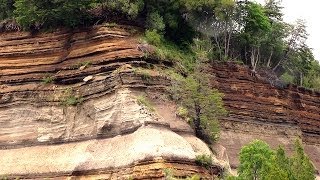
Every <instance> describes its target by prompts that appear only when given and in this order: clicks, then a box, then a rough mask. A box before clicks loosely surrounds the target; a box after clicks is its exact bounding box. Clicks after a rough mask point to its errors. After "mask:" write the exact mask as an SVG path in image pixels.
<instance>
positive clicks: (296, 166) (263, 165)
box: [229, 140, 315, 180]
mask: <svg viewBox="0 0 320 180" xmlns="http://www.w3.org/2000/svg"><path fill="white" fill-rule="evenodd" d="M314 173H315V169H314V167H313V165H312V163H311V162H310V159H309V158H308V157H307V156H306V154H305V153H304V150H303V147H302V145H301V142H300V141H299V140H296V142H295V154H294V155H293V157H292V158H289V157H287V156H286V153H285V151H284V149H283V148H282V147H279V148H278V149H277V150H276V151H273V150H272V149H271V148H270V147H269V145H268V144H267V143H265V142H263V141H260V140H255V141H253V142H252V143H250V144H249V145H246V146H244V147H243V148H242V149H241V152H240V166H239V168H238V174H239V176H238V177H230V178H229V179H239V180H258V179H261V180H300V179H301V180H307V179H308V180H311V179H315V175H314Z"/></svg>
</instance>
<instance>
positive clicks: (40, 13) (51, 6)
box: [14, 0, 93, 29]
mask: <svg viewBox="0 0 320 180" xmlns="http://www.w3.org/2000/svg"><path fill="white" fill-rule="evenodd" d="M92 3H93V1H92V0H68V1H64V0H16V1H15V4H14V5H15V7H16V9H15V11H14V14H15V18H16V20H17V22H18V23H19V24H20V25H21V26H23V27H24V28H25V29H29V28H31V27H33V28H40V27H47V28H48V27H59V26H65V27H76V26H78V25H85V24H86V22H88V19H90V18H91V17H90V15H89V13H88V12H87V10H88V9H90V8H91V5H92Z"/></svg>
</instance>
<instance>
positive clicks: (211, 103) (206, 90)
mask: <svg viewBox="0 0 320 180" xmlns="http://www.w3.org/2000/svg"><path fill="white" fill-rule="evenodd" d="M174 89H175V92H174V93H175V94H176V95H177V96H178V100H179V102H180V103H181V106H182V107H184V108H185V109H187V110H188V117H189V118H190V119H191V122H192V125H193V127H194V129H195V132H196V135H197V137H199V138H201V139H203V140H205V141H206V142H207V143H212V142H214V141H215V140H217V139H218V137H219V124H218V118H219V117H221V116H223V115H225V114H226V110H225V109H224V107H223V101H222V94H221V93H219V91H218V90H216V89H214V88H212V87H210V85H209V77H208V75H207V74H206V73H204V72H203V68H202V67H200V65H199V66H198V67H197V68H196V69H195V71H194V73H192V74H190V75H189V76H188V77H187V78H182V79H180V82H179V83H178V87H176V88H174Z"/></svg>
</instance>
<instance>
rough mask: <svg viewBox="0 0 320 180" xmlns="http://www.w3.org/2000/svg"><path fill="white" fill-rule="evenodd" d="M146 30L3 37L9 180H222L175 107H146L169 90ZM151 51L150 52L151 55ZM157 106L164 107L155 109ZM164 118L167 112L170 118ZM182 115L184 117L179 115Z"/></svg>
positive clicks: (0, 127) (2, 101) (0, 139)
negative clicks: (195, 177)
mask: <svg viewBox="0 0 320 180" xmlns="http://www.w3.org/2000/svg"><path fill="white" fill-rule="evenodd" d="M135 29H136V28H134V27H128V26H116V27H113V26H112V27H110V26H107V25H102V26H97V27H93V28H90V29H81V30H77V31H63V30H61V31H57V32H54V33H39V34H30V33H27V32H13V33H2V34H0V154H1V156H0V161H1V164H2V165H1V167H0V175H1V176H4V177H8V178H15V177H20V178H30V179H37V178H38V179H43V178H53V179H56V178H59V179H67V178H84V179H99V178H100V179H101V178H106V179H130V178H134V179H152V178H155V179H162V178H163V177H164V175H165V174H164V169H172V170H173V171H174V174H175V175H177V176H181V177H186V176H190V175H192V174H200V175H202V176H203V177H208V176H209V175H212V174H213V175H219V174H220V173H221V172H222V166H221V164H220V162H219V161H218V160H216V159H215V164H214V165H213V167H212V170H211V171H208V170H207V169H205V168H203V167H200V166H198V165H197V164H196V163H195V157H196V155H200V154H212V153H211V151H210V149H209V148H208V146H207V145H206V144H205V143H203V142H202V141H201V140H199V139H198V138H196V137H195V136H194V133H193V131H192V129H191V128H190V126H189V125H188V124H187V123H186V122H184V121H182V120H179V119H178V118H177V117H175V116H174V113H172V114H173V115H167V113H163V112H167V111H171V109H168V108H167V107H166V106H167V105H163V104H162V105H161V104H159V107H158V106H157V107H158V108H157V110H156V111H155V112H152V111H150V110H149V109H148V107H146V106H145V105H143V104H141V103H139V101H138V99H139V96H141V95H145V92H153V93H154V94H156V95H154V96H152V98H154V99H155V97H157V96H158V95H159V96H160V95H161V92H163V90H164V88H165V87H166V86H168V85H169V83H170V82H169V80H168V79H167V78H166V76H163V75H161V73H159V72H157V70H155V69H154V70H146V69H143V67H145V66H152V65H153V64H155V65H157V66H161V64H163V63H166V62H157V61H155V60H151V59H147V58H145V57H144V56H145V55H144V54H145V53H146V52H144V49H148V48H149V47H148V46H147V45H145V44H141V43H139V38H138V37H137V34H135V31H134V30H135ZM142 47H143V48H142ZM155 104H156V103H155ZM162 111H163V112H162ZM173 111H174V110H173Z"/></svg>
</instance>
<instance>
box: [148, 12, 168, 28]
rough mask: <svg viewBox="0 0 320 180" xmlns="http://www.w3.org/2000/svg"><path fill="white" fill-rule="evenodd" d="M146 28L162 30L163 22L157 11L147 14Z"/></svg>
mask: <svg viewBox="0 0 320 180" xmlns="http://www.w3.org/2000/svg"><path fill="white" fill-rule="evenodd" d="M146 23H147V28H148V29H151V30H153V31H154V30H156V31H158V32H162V31H164V28H165V24H164V22H163V17H162V16H161V15H160V14H159V12H158V11H155V12H151V13H150V14H149V15H148V16H147V21H146Z"/></svg>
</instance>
